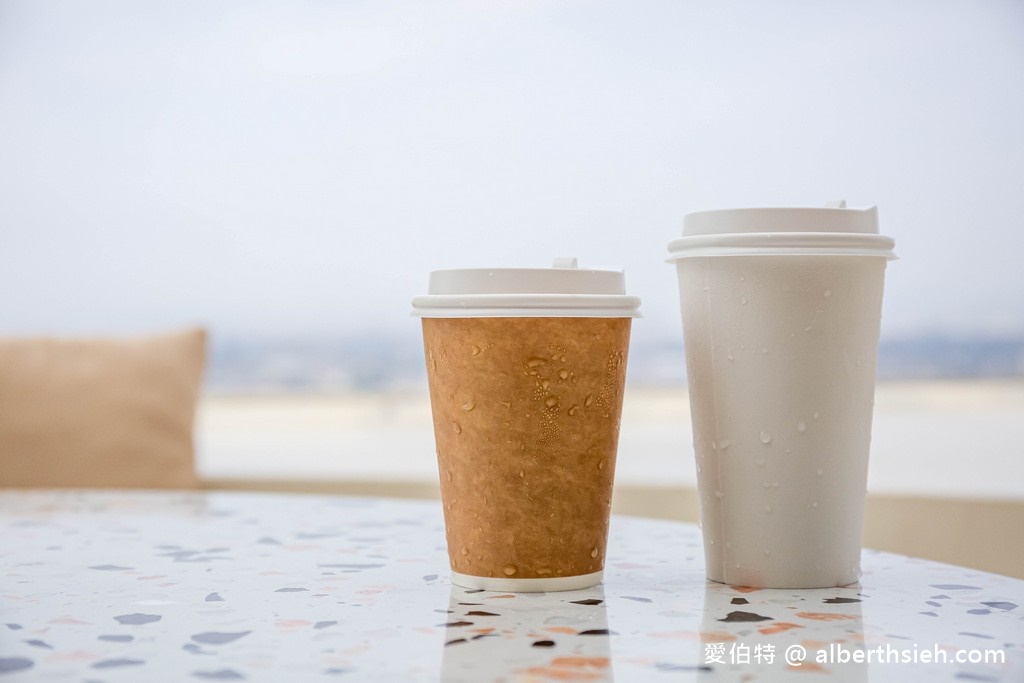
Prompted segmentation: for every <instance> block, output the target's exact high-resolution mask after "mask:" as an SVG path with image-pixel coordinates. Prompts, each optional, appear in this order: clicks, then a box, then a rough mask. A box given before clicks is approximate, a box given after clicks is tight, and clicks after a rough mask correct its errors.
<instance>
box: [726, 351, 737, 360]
mask: <svg viewBox="0 0 1024 683" xmlns="http://www.w3.org/2000/svg"><path fill="white" fill-rule="evenodd" d="M726 358H728V359H729V360H730V361H734V360H736V356H734V355H732V351H729V352H728V353H727V354H726Z"/></svg>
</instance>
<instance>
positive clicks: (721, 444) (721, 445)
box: [718, 439, 732, 451]
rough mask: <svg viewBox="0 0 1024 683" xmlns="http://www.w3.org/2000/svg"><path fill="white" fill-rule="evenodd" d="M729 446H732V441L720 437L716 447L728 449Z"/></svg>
mask: <svg viewBox="0 0 1024 683" xmlns="http://www.w3.org/2000/svg"><path fill="white" fill-rule="evenodd" d="M730 446H732V441H730V440H729V439H722V440H721V441H719V442H718V447H719V448H721V449H722V450H723V451H727V450H729V447H730Z"/></svg>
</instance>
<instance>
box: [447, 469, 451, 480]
mask: <svg viewBox="0 0 1024 683" xmlns="http://www.w3.org/2000/svg"><path fill="white" fill-rule="evenodd" d="M447 474H448V481H451V480H452V471H451V470H448V472H447Z"/></svg>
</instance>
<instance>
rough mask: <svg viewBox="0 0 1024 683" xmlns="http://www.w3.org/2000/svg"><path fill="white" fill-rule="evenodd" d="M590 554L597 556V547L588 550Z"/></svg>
mask: <svg viewBox="0 0 1024 683" xmlns="http://www.w3.org/2000/svg"><path fill="white" fill-rule="evenodd" d="M590 556H591V557H597V548H594V549H593V550H591V551H590Z"/></svg>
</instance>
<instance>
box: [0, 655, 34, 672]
mask: <svg viewBox="0 0 1024 683" xmlns="http://www.w3.org/2000/svg"><path fill="white" fill-rule="evenodd" d="M33 666H35V663H34V662H33V661H32V660H31V659H28V658H26V657H0V673H3V674H6V673H14V672H16V671H28V670H29V669H31V668H32V667H33Z"/></svg>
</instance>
